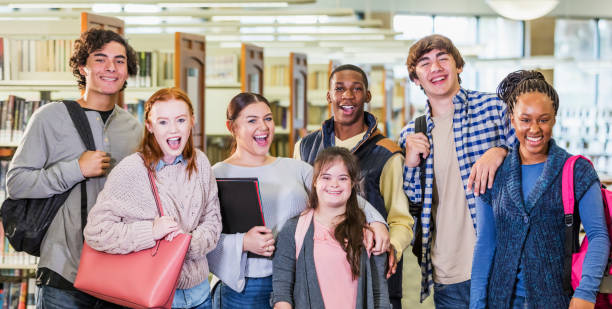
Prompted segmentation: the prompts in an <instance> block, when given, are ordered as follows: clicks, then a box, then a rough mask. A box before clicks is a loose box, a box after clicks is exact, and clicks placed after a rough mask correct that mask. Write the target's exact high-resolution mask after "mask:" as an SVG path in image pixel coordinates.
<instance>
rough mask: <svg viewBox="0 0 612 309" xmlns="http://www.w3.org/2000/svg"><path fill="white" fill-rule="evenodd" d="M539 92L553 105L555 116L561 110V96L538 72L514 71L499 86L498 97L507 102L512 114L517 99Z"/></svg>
mask: <svg viewBox="0 0 612 309" xmlns="http://www.w3.org/2000/svg"><path fill="white" fill-rule="evenodd" d="M528 92H539V93H542V94H544V95H546V96H547V97H548V98H549V99H550V100H551V101H552V103H553V109H554V110H555V115H556V114H557V110H558V109H559V95H558V94H557V91H556V90H555V88H553V86H552V85H551V84H549V83H548V82H546V80H545V79H544V75H542V73H540V72H538V71H533V70H531V71H527V70H519V71H514V72H512V73H510V74H508V76H506V78H504V80H502V81H501V83H499V86H497V96H498V97H499V98H500V99H501V100H503V101H504V102H506V104H507V105H508V112H510V114H512V112H513V111H514V106H515V105H516V101H517V98H518V97H519V96H520V95H521V94H524V93H528Z"/></svg>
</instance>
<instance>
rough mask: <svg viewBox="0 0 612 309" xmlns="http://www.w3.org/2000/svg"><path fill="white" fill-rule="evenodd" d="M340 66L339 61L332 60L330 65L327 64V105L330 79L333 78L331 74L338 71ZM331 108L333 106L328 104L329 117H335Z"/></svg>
mask: <svg viewBox="0 0 612 309" xmlns="http://www.w3.org/2000/svg"><path fill="white" fill-rule="evenodd" d="M339 66H340V61H338V60H330V61H329V63H328V64H327V82H326V85H325V88H324V89H325V92H326V93H325V103H327V91H329V78H330V77H331V73H332V72H333V71H334V69H336V68H337V67H339ZM331 108H332V106H331V104H329V103H328V104H327V115H329V117H331V116H333V115H334V113H333V111H332V109H331ZM329 117H328V118H329Z"/></svg>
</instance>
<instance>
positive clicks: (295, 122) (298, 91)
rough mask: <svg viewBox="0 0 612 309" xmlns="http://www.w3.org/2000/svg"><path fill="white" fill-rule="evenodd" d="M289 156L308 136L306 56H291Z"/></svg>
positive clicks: (297, 54)
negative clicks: (302, 138) (298, 143)
mask: <svg viewBox="0 0 612 309" xmlns="http://www.w3.org/2000/svg"><path fill="white" fill-rule="evenodd" d="M289 76H290V78H291V80H290V82H289V92H290V95H289V115H290V117H289V118H290V119H291V122H290V125H289V145H288V146H289V156H293V145H294V144H295V142H296V141H297V140H298V139H299V138H301V137H303V136H305V135H306V133H307V125H308V106H307V102H308V61H307V59H306V55H305V54H300V53H291V54H289Z"/></svg>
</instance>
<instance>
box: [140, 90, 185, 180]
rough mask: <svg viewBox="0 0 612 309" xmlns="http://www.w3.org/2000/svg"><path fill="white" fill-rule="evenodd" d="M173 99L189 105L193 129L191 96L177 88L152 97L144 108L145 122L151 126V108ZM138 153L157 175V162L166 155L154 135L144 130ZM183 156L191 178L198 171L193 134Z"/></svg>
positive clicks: (159, 92)
mask: <svg viewBox="0 0 612 309" xmlns="http://www.w3.org/2000/svg"><path fill="white" fill-rule="evenodd" d="M172 99H175V100H179V101H183V102H185V104H187V107H188V108H189V114H190V115H191V119H192V120H191V121H192V128H193V105H192V104H191V100H189V96H187V94H186V93H185V92H184V91H183V90H181V89H179V88H176V87H172V88H163V89H160V90H157V91H156V92H155V93H154V94H153V95H151V97H150V98H149V99H148V100H147V102H146V103H145V106H144V119H145V122H147V123H149V124H151V123H150V120H149V114H150V113H151V108H152V107H153V105H154V104H155V103H157V102H165V101H169V100H172ZM138 151H139V152H140V153H141V154H142V158H143V159H144V163H145V166H146V167H147V169H148V170H149V171H151V172H153V173H154V174H155V166H156V165H157V162H159V160H161V159H162V158H163V156H164V153H163V152H162V150H161V148H160V147H159V144H157V140H156V139H155V136H154V135H153V133H151V132H149V130H147V129H145V130H144V136H143V137H142V142H140V147H139V148H138ZM182 155H183V160H185V161H186V162H187V171H188V175H189V177H191V173H193V172H195V170H196V162H195V160H196V158H195V157H196V151H195V148H194V147H193V136H192V135H191V134H189V138H188V139H187V143H186V145H185V149H183V153H182Z"/></svg>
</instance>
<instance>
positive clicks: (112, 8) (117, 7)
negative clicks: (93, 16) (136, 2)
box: [91, 3, 122, 13]
mask: <svg viewBox="0 0 612 309" xmlns="http://www.w3.org/2000/svg"><path fill="white" fill-rule="evenodd" d="M121 9H122V7H121V4H117V3H101V4H94V5H92V7H91V10H92V11H93V12H94V13H118V12H121Z"/></svg>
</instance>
